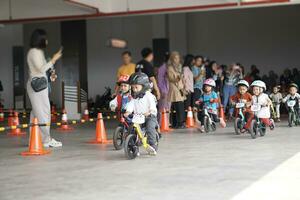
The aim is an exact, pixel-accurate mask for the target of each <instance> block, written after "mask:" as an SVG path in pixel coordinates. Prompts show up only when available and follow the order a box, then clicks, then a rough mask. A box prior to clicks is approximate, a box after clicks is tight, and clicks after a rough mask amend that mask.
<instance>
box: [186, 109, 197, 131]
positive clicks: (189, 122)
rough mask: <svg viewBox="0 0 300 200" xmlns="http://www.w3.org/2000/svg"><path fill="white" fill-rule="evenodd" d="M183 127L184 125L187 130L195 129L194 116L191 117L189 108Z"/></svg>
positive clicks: (191, 112) (191, 113)
mask: <svg viewBox="0 0 300 200" xmlns="http://www.w3.org/2000/svg"><path fill="white" fill-rule="evenodd" d="M185 125H186V127H187V128H194V127H195V121H194V116H193V111H192V107H191V106H189V109H188V111H187V115H186V122H185Z"/></svg>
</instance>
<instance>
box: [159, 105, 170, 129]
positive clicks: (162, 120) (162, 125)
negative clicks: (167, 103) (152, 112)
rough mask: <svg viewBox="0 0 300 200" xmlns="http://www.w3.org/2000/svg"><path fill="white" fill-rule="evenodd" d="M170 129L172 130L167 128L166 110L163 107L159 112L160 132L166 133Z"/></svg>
mask: <svg viewBox="0 0 300 200" xmlns="http://www.w3.org/2000/svg"><path fill="white" fill-rule="evenodd" d="M170 131H172V130H171V129H170V128H169V119H168V112H167V111H166V109H165V108H164V109H163V111H162V112H161V118H160V132H161V133H168V132H170Z"/></svg>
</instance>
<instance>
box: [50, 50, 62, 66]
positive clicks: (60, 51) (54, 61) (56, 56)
mask: <svg viewBox="0 0 300 200" xmlns="http://www.w3.org/2000/svg"><path fill="white" fill-rule="evenodd" d="M61 56H62V48H61V49H60V50H59V51H58V52H56V53H55V54H54V55H53V57H52V59H51V62H52V63H53V65H54V64H55V63H56V62H57V60H59V59H60V58H61Z"/></svg>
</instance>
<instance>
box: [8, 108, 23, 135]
mask: <svg viewBox="0 0 300 200" xmlns="http://www.w3.org/2000/svg"><path fill="white" fill-rule="evenodd" d="M19 125H20V121H19V113H18V112H15V115H14V117H13V120H12V126H19ZM8 135H10V136H22V135H26V132H25V131H22V130H21V129H20V128H16V129H12V130H11V131H10V132H9V133H8Z"/></svg>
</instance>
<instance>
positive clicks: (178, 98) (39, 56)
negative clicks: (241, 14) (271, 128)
mask: <svg viewBox="0 0 300 200" xmlns="http://www.w3.org/2000/svg"><path fill="white" fill-rule="evenodd" d="M47 45H48V40H47V34H46V32H45V31H44V30H41V29H38V30H35V31H34V32H33V34H32V36H31V43H30V46H31V48H30V50H29V51H28V54H27V63H28V66H29V79H28V82H27V93H28V96H29V99H30V102H31V104H32V111H31V115H30V117H31V120H32V119H33V118H34V117H36V118H38V121H39V122H40V123H49V122H50V120H51V112H50V103H49V102H50V101H49V91H50V87H49V82H51V81H53V80H55V78H56V74H55V71H54V64H55V63H56V62H57V61H58V60H59V59H60V58H61V56H62V49H60V50H59V51H58V52H57V53H55V54H54V55H53V57H52V58H51V60H49V61H47V60H46V59H45V55H44V49H45V48H46V47H47ZM141 56H142V59H141V61H139V62H137V63H136V64H135V63H133V62H132V57H131V53H130V51H125V52H123V53H122V60H123V64H122V66H120V68H119V69H118V72H117V79H118V81H117V83H118V84H116V87H115V93H114V94H113V96H114V97H115V99H114V100H113V101H112V102H111V104H110V107H111V108H112V110H117V108H118V110H122V109H123V110H124V112H125V113H127V114H126V115H129V114H130V112H135V111H138V112H140V111H142V112H143V114H144V115H145V116H146V128H147V130H146V131H147V133H148V135H149V136H150V139H149V142H150V145H151V146H152V147H153V149H155V148H156V147H155V140H154V135H155V134H154V132H155V127H157V126H158V121H159V120H158V118H159V114H160V113H161V112H163V111H171V112H168V113H172V115H171V116H169V119H171V120H170V122H171V125H172V127H173V128H176V129H184V128H185V121H186V116H187V114H186V110H188V109H191V108H192V110H193V116H194V119H195V120H196V121H198V123H200V124H201V125H202V126H201V130H202V129H203V117H204V116H203V113H202V112H201V106H206V107H209V108H210V109H211V110H212V112H213V114H214V115H213V120H214V121H216V122H220V124H221V125H222V126H223V127H224V126H226V123H225V119H223V118H219V117H218V108H219V106H220V105H223V106H224V109H225V111H226V113H228V116H227V117H228V118H232V117H233V113H234V108H233V107H232V105H234V99H235V100H236V99H239V98H240V97H241V96H243V95H244V94H245V93H247V91H248V90H249V84H251V85H252V86H253V87H252V89H253V91H252V95H253V96H252V97H251V95H250V94H248V101H249V102H250V97H251V99H252V100H251V101H252V102H253V99H255V98H257V101H262V102H264V105H266V106H269V105H271V104H272V103H273V104H274V103H275V107H276V111H277V115H276V119H277V120H280V103H281V102H285V101H287V100H288V99H290V98H292V99H293V98H297V99H299V98H300V97H299V94H298V93H297V90H298V85H300V72H299V70H298V69H297V68H294V69H293V70H289V69H286V70H285V71H284V73H283V75H281V76H278V75H276V74H275V73H274V72H273V71H270V73H269V75H268V76H267V75H264V76H262V77H260V74H259V70H258V68H257V67H256V66H255V65H253V66H251V71H250V72H249V73H247V74H245V70H244V67H243V66H242V65H241V64H240V63H234V64H232V65H229V66H226V65H219V64H218V63H217V62H216V61H213V60H209V59H207V58H205V57H203V56H201V55H196V56H194V55H191V54H188V55H186V56H184V58H183V57H182V55H180V54H179V52H176V51H173V52H171V53H170V54H169V53H167V54H166V55H165V61H164V63H163V64H162V65H161V66H159V67H158V68H156V67H154V66H153V65H152V61H153V58H154V55H153V51H152V49H151V48H144V49H142V51H141ZM257 81H261V82H257ZM258 83H259V84H258ZM243 87H244V88H243ZM256 87H257V88H258V89H257V88H256ZM280 91H281V92H280ZM266 92H267V93H268V95H267V94H266V95H260V94H261V93H266ZM271 93H272V94H271ZM269 95H270V98H271V99H270V98H269ZM249 102H248V103H249ZM296 107H297V108H296V109H297V111H299V103H297V104H296ZM262 110H265V111H263V113H262V117H263V118H269V114H268V112H267V111H266V109H265V108H264V109H262ZM173 111H174V112H173ZM248 111H249V110H248ZM249 116H251V114H250V113H249ZM265 122H266V124H269V125H270V124H272V123H271V122H268V123H267V121H265ZM41 132H42V139H43V144H44V146H45V147H60V146H62V143H61V142H59V141H56V140H55V139H53V138H52V137H51V136H50V128H49V127H41Z"/></svg>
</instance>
